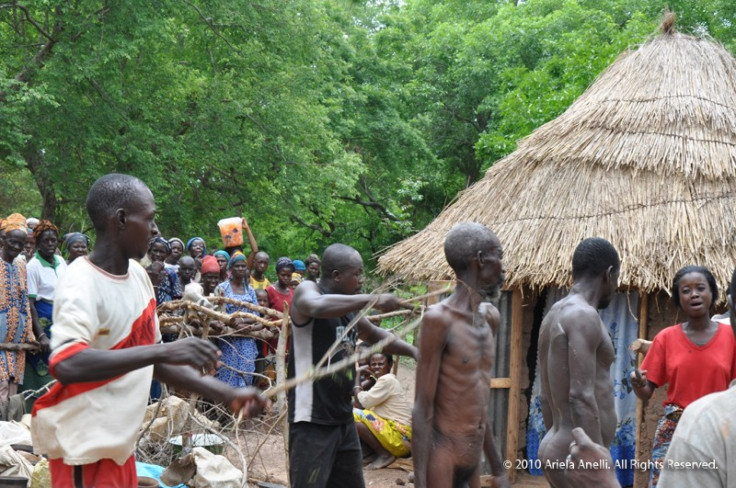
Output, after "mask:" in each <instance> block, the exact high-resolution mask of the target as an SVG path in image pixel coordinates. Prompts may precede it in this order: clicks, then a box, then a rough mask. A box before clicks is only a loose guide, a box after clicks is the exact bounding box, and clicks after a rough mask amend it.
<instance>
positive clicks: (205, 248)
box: [187, 237, 207, 257]
mask: <svg viewBox="0 0 736 488" xmlns="http://www.w3.org/2000/svg"><path fill="white" fill-rule="evenodd" d="M194 241H202V244H204V251H202V257H204V256H206V255H207V243H206V242H205V241H204V239H202V238H201V237H192V238H191V239H189V240H188V241H187V252H189V249H190V248H191V247H192V244H193V243H194Z"/></svg>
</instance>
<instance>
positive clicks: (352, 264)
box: [288, 244, 417, 488]
mask: <svg viewBox="0 0 736 488" xmlns="http://www.w3.org/2000/svg"><path fill="white" fill-rule="evenodd" d="M321 276H322V277H321V279H320V281H319V283H315V282H313V281H305V282H303V283H302V284H301V285H299V286H298V287H297V289H296V293H295V294H294V300H293V302H292V307H291V311H290V315H291V320H292V324H293V329H292V334H291V337H290V341H291V353H290V356H291V357H290V361H289V370H288V377H289V378H298V377H301V376H302V375H303V374H304V373H306V372H307V371H308V370H309V369H311V368H312V367H314V366H315V365H316V364H317V363H319V361H320V360H321V359H322V357H323V356H324V355H325V354H326V353H327V352H328V351H329V350H330V348H331V347H332V345H333V344H334V343H335V342H336V341H339V346H338V347H336V348H335V349H334V351H332V353H331V355H330V356H329V357H328V359H327V360H326V361H325V362H324V365H325V366H326V365H329V364H331V363H335V362H337V361H340V360H342V359H344V358H346V357H349V356H350V355H351V354H352V353H353V351H354V349H355V343H356V341H357V339H358V338H360V339H362V340H363V341H365V342H367V343H369V344H374V343H376V342H378V341H380V340H382V339H384V338H386V337H389V335H390V334H389V332H387V331H385V330H383V329H381V328H380V327H376V326H375V325H373V324H371V323H370V322H369V321H368V320H366V319H365V318H362V319H360V320H359V321H358V323H357V324H356V327H354V328H353V329H352V330H350V331H348V332H347V333H345V331H346V328H347V327H348V325H349V324H350V322H351V320H352V319H353V317H354V314H353V312H356V311H358V310H361V309H362V308H363V307H365V306H366V305H368V304H369V303H371V302H373V301H375V303H374V305H373V308H375V309H377V310H379V311H381V312H389V311H392V310H396V309H397V308H398V307H399V305H400V300H399V298H398V297H396V296H395V295H392V294H390V293H386V294H381V295H370V294H362V293H360V292H361V287H362V285H363V259H362V258H361V256H360V254H359V253H358V252H357V251H356V250H355V249H353V248H352V247H350V246H346V245H344V244H333V245H331V246H329V247H328V248H327V249H325V252H324V254H323V256H322V273H321ZM384 351H385V352H387V353H389V354H399V355H403V356H411V357H414V358H416V352H417V351H416V348H415V347H413V346H411V345H409V344H407V343H406V342H404V341H402V340H400V339H398V338H397V339H396V340H395V341H393V342H392V343H390V344H389V345H387V346H386V347H385V348H384ZM354 378H355V367H354V366H352V365H351V366H350V367H349V368H346V369H345V370H343V371H341V372H338V373H336V374H333V375H330V376H327V377H325V378H321V379H319V380H316V381H310V382H307V383H303V384H301V385H299V386H297V387H296V388H294V389H292V390H290V391H289V464H290V466H289V475H290V478H291V486H292V488H302V487H304V488H307V487H308V488H353V487H354V488H363V487H364V486H365V482H364V480H363V469H362V455H361V451H360V441H359V439H358V434H357V431H356V429H355V422H354V421H353V414H352V403H351V396H352V390H353V385H354V384H355V380H354ZM358 388H359V387H358Z"/></svg>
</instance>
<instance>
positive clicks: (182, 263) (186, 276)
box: [179, 256, 197, 288]
mask: <svg viewBox="0 0 736 488" xmlns="http://www.w3.org/2000/svg"><path fill="white" fill-rule="evenodd" d="M196 274H197V264H196V263H195V262H194V259H193V258H192V257H191V256H183V257H182V258H181V259H179V280H180V281H181V287H182V288H185V287H186V286H187V285H188V284H189V283H192V282H194V276H195V275H196Z"/></svg>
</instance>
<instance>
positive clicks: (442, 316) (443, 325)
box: [422, 302, 454, 330]
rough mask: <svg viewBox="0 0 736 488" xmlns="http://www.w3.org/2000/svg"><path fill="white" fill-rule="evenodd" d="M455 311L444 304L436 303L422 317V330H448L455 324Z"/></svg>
mask: <svg viewBox="0 0 736 488" xmlns="http://www.w3.org/2000/svg"><path fill="white" fill-rule="evenodd" d="M453 315H454V314H453V311H452V309H451V308H449V307H448V306H447V305H445V304H444V303H443V302H440V303H436V304H434V305H432V306H430V307H428V308H427V310H425V312H424V316H423V317H422V328H425V327H431V328H432V329H443V330H447V329H448V328H449V327H450V326H451V325H452V322H453Z"/></svg>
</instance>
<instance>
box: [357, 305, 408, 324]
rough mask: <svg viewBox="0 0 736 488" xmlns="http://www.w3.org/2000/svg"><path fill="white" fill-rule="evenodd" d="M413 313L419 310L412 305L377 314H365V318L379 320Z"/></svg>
mask: <svg viewBox="0 0 736 488" xmlns="http://www.w3.org/2000/svg"><path fill="white" fill-rule="evenodd" d="M413 313H419V312H418V311H417V310H415V309H414V307H412V308H411V309H404V310H395V311H393V312H388V313H382V314H378V315H367V316H366V317H365V318H366V320H368V321H369V322H380V321H381V320H383V319H388V318H391V317H401V316H403V315H411V314H413Z"/></svg>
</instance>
